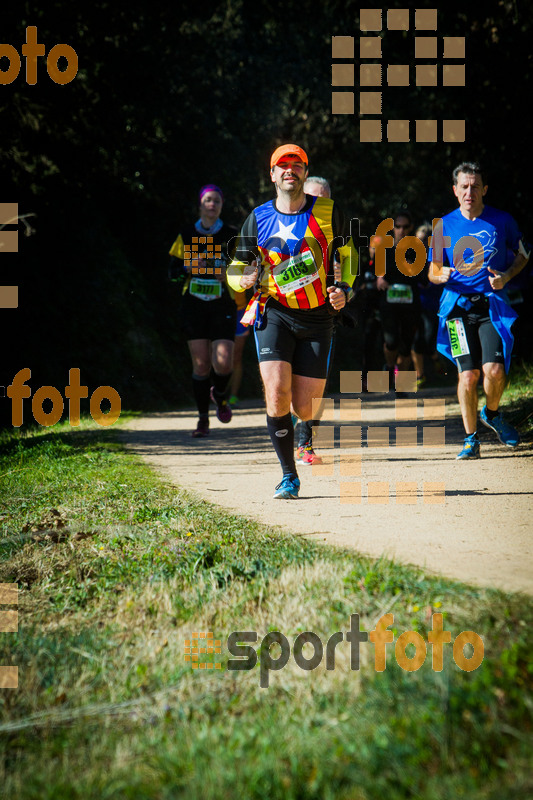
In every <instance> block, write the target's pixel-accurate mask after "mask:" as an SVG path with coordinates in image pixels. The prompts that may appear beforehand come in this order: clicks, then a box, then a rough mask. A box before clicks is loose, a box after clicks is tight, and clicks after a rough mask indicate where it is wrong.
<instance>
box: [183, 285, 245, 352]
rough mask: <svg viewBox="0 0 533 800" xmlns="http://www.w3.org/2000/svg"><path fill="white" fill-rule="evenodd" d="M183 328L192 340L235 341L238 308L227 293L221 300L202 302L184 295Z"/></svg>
mask: <svg viewBox="0 0 533 800" xmlns="http://www.w3.org/2000/svg"><path fill="white" fill-rule="evenodd" d="M180 318H181V327H182V329H183V331H184V333H185V336H186V337H187V340H188V341H189V340H190V339H210V340H211V341H212V342H215V341H217V339H227V340H228V341H230V342H233V341H234V340H235V328H236V324H237V323H236V320H237V306H236V305H235V301H234V300H233V299H232V298H231V297H230V296H229V294H228V293H227V292H226V291H225V292H224V294H223V295H222V297H221V298H220V299H219V300H200V299H198V298H197V297H193V296H192V295H190V294H186V295H184V297H183V299H182V303H181V308H180Z"/></svg>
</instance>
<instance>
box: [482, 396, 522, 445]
mask: <svg viewBox="0 0 533 800" xmlns="http://www.w3.org/2000/svg"><path fill="white" fill-rule="evenodd" d="M479 416H480V417H481V422H482V423H483V425H486V426H487V428H490V429H491V431H494V433H495V434H496V436H497V437H498V439H499V440H500V442H501V443H502V444H506V445H507V447H516V446H517V445H518V443H519V442H520V434H519V433H518V431H517V430H516V428H513V426H512V425H509V423H508V422H506V421H505V420H504V418H503V417H502V415H501V412H499V413H498V416H497V417H494V419H489V418H488V417H487V406H483V408H482V409H481V414H480V415H479Z"/></svg>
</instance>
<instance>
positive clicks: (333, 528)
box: [122, 390, 533, 594]
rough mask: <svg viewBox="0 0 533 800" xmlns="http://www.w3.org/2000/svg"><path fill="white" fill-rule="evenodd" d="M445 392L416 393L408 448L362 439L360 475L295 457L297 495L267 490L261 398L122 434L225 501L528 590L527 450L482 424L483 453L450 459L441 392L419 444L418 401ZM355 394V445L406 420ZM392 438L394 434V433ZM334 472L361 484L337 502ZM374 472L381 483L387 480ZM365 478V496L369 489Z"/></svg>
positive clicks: (320, 534) (156, 420)
mask: <svg viewBox="0 0 533 800" xmlns="http://www.w3.org/2000/svg"><path fill="white" fill-rule="evenodd" d="M443 396H444V395H443V394H442V391H441V392H440V393H439V392H437V391H436V390H427V391H426V392H424V391H422V392H420V393H419V394H418V407H419V408H418V420H417V428H418V446H417V447H416V448H415V447H396V446H391V447H386V446H382V447H375V446H374V447H372V446H371V447H366V446H364V447H363V448H362V450H361V454H362V462H361V463H362V469H361V476H360V477H341V476H340V473H339V470H340V466H339V464H336V465H335V472H336V474H335V475H334V476H325V475H314V474H313V470H314V468H311V467H309V466H302V467H300V468H299V473H300V479H301V481H302V488H301V492H300V498H299V499H298V500H297V501H288V500H287V501H282V500H273V498H272V494H273V489H274V486H275V485H276V484H277V483H278V482H279V480H280V472H279V465H278V463H277V460H276V457H275V455H274V452H273V450H272V448H271V446H270V443H269V440H268V436H267V433H266V426H265V413H264V409H263V407H262V406H261V405H260V404H259V403H255V404H253V403H249V404H247V406H248V407H246V408H242V409H239V410H237V411H236V412H235V413H234V417H233V420H232V422H231V424H230V425H221V424H220V423H219V422H218V420H216V419H215V418H214V415H212V419H211V434H210V436H209V437H208V438H206V439H200V440H198V439H192V438H191V435H190V432H191V430H192V429H193V428H194V427H195V415H194V414H193V412H192V411H191V412H176V413H170V414H153V415H147V416H144V417H141V418H139V419H137V420H135V421H133V422H132V423H130V424H129V425H128V427H127V429H124V430H123V433H122V435H123V436H124V440H125V442H126V443H127V445H128V446H129V447H131V448H132V449H133V450H134V451H135V452H137V453H139V454H140V455H142V456H143V458H145V459H146V460H147V462H148V463H149V464H150V465H152V466H153V467H155V468H156V469H157V470H159V471H160V472H162V473H163V474H164V475H165V476H166V477H167V478H169V479H170V480H171V481H172V482H173V483H175V484H179V485H180V486H182V487H184V488H186V489H192V490H194V491H195V492H197V493H198V494H199V495H200V496H201V497H203V498H205V499H206V500H209V501H210V502H212V503H216V504H218V505H220V506H223V507H224V508H227V509H230V510H231V511H234V512H237V513H240V514H244V515H246V516H248V517H251V518H254V519H257V520H259V521H261V522H266V523H268V524H271V525H280V526H282V527H283V528H284V529H287V530H290V531H293V532H295V533H298V534H307V535H309V536H310V537H312V538H314V537H316V538H317V539H318V540H320V541H325V542H328V543H329V544H335V545H341V546H343V547H353V548H354V549H355V550H357V551H359V552H361V553H365V554H368V555H372V556H381V555H385V556H387V557H391V558H395V559H397V560H399V561H402V562H405V563H412V564H417V565H419V566H423V567H424V566H425V567H426V568H427V569H428V570H429V571H431V572H436V573H441V574H443V575H446V576H448V577H451V578H458V579H460V580H462V581H466V582H469V583H474V584H478V585H484V586H493V587H497V588H501V589H504V590H509V591H523V592H527V593H530V594H533V558H532V551H533V543H532V534H533V502H532V498H533V462H532V461H531V455H532V450H533V448H532V447H531V446H526V445H520V447H519V448H518V449H517V450H516V451H513V450H511V449H509V448H507V447H504V446H503V445H501V444H500V443H499V442H498V441H497V439H496V437H495V435H493V434H492V432H491V431H488V430H487V432H486V435H485V434H484V432H483V431H481V432H480V433H481V437H482V443H481V452H482V457H481V459H480V460H477V461H472V462H464V461H456V459H455V456H456V454H457V452H458V449H459V448H460V442H461V441H462V436H463V432H462V425H461V421H460V417H459V409H458V406H457V405H456V401H455V396H454V395H452V394H448V396H447V397H446V404H447V405H446V420H445V429H446V438H445V442H446V443H445V445H444V446H440V447H427V446H423V443H422V436H423V432H422V427H423V420H422V418H421V407H422V402H421V401H422V399H423V398H429V397H433V398H436V397H443ZM362 397H363V413H362V420H361V421H360V422H359V423H358V424H359V425H361V426H362V439H363V444H364V445H366V438H367V429H370V430H371V429H372V428H374V427H380V428H384V427H387V426H390V428H391V429H393V428H394V427H396V425H402V426H406V427H409V426H410V427H413V426H414V425H415V422H414V421H413V422H410V423H409V422H402V423H397V422H396V421H395V405H394V400H393V399H391V397H392V396H391V395H385V394H381V395H380V394H375V395H363V396H362ZM336 406H337V407H338V399H337V400H336ZM332 424H334V423H332ZM340 424H341V423H340V422H337V423H336V427H338V426H339V425H340ZM343 424H347V423H343ZM354 424H357V423H354ZM442 424H443V423H442V422H441V423H438V422H430V423H429V422H428V423H425V426H427V425H430V426H439V425H441V426H442ZM425 426H424V427H425ZM480 427H482V426H480ZM484 430H485V429H484ZM336 433H337V437H338V436H339V433H338V431H337V432H336ZM390 437H391V443H392V444H394V441H395V440H394V433H393V432H391V435H390ZM337 441H338V440H337ZM338 446H339V445H338V443H337V449H336V450H335V451H333V450H329V451H328V450H322V451H321V453H323V454H324V455H327V454H328V453H329V454H330V455H332V454H333V453H334V452H335V454H336V461H338V460H339V458H338V453H339V452H343V453H344V452H347V451H340V450H338ZM341 481H342V482H343V483H344V482H356V483H357V482H360V483H361V485H362V497H361V498H360V499H359V502H356V503H341V501H340V488H339V487H340V483H341ZM375 482H385V483H386V484H388V489H387V487H386V486H375V485H373V484H374V483H375ZM398 482H410V483H411V484H413V483H415V484H416V497H411V499H412V500H415V501H416V502H414V503H410V504H401V503H398V502H397V499H396V496H395V492H396V484H397V483H398ZM425 482H437V483H441V484H442V483H443V484H444V486H445V497H444V498H443V497H442V496H441V497H439V495H438V492H437V493H436V494H435V493H433V494H431V493H430V492H428V487H425V488H426V491H424V483H425ZM369 483H370V493H371V494H372V492H373V491H375V493H376V494H375V496H374V497H369V496H368V492H369V489H368V484H369ZM400 494H401V493H400ZM356 499H357V498H356ZM438 500H444V502H435V501H438ZM429 501H433V502H429Z"/></svg>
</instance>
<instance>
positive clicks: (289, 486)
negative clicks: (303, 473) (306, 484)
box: [274, 475, 300, 500]
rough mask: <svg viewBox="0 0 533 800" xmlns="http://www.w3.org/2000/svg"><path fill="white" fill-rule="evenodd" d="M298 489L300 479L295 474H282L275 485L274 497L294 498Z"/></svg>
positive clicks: (278, 498) (277, 498) (279, 498)
mask: <svg viewBox="0 0 533 800" xmlns="http://www.w3.org/2000/svg"><path fill="white" fill-rule="evenodd" d="M299 491H300V479H299V478H298V477H297V476H296V475H284V476H283V480H282V481H281V483H278V485H277V486H276V491H275V492H274V498H275V499H276V500H296V499H297V497H298V492H299Z"/></svg>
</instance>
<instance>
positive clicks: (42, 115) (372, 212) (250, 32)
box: [0, 0, 533, 424]
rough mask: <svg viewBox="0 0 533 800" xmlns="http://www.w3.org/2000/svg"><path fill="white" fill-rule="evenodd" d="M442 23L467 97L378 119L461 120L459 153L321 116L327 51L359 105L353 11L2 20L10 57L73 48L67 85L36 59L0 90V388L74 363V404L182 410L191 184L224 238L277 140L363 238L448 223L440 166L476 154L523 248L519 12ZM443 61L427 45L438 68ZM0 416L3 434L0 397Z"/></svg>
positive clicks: (479, 6)
mask: <svg viewBox="0 0 533 800" xmlns="http://www.w3.org/2000/svg"><path fill="white" fill-rule="evenodd" d="M402 7H405V3H389V5H387V6H386V7H384V8H402ZM417 7H418V8H435V7H436V6H435V3H430V2H429V3H420V4H419V5H418V6H417ZM438 8H439V15H438V31H437V32H436V35H438V37H439V38H440V37H441V36H466V87H465V88H452V87H448V88H443V87H442V86H439V87H436V88H428V87H415V86H411V87H405V88H394V89H388V88H386V87H385V88H384V89H383V108H384V114H383V116H384V118H385V119H407V118H409V119H411V120H414V119H438V120H442V119H462V118H464V119H466V142H465V143H443V142H437V143H421V142H415V141H411V142H409V143H388V142H386V141H385V142H381V143H360V142H359V122H358V115H357V114H355V115H333V114H332V113H331V92H332V87H331V64H332V58H331V37H332V36H337V35H344V36H354V37H355V41H356V53H355V61H354V63H355V75H356V86H355V87H354V89H353V91H354V92H355V98H356V108H357V98H358V86H357V80H358V73H359V69H358V64H359V60H358V47H357V41H358V37H359V35H360V34H359V27H358V25H359V4H355V3H353V2H349V0H347V1H346V2H343V3H340V2H328V3H318V2H310V1H307V2H306V1H305V0H303V1H302V2H298V3H296V2H293V0H286V1H285V2H283V3H282V2H276V1H275V0H274V1H270V2H266V1H265V0H258V1H257V2H253V3H252V2H245V0H222V2H217V3H212V2H204V3H202V4H193V3H190V2H188V3H179V2H177V3H161V2H158V1H157V0H154V2H152V3H150V4H147V3H144V2H139V0H132V2H130V3H129V4H128V6H127V8H126V7H125V6H124V7H123V6H121V5H120V4H112V3H110V2H104V1H102V0H95V1H94V2H91V3H83V2H82V3H81V4H74V3H67V2H65V1H64V0H58V2H53V3H47V4H46V6H44V4H43V5H42V6H37V5H34V4H33V3H18V4H16V5H15V4H9V7H7V8H6V9H4V10H3V12H2V18H1V20H0V41H1V42H8V43H10V44H11V45H13V46H14V47H15V48H16V49H17V50H18V52H19V53H20V52H21V46H22V44H23V42H24V41H25V29H26V27H27V26H28V25H35V26H37V30H38V41H39V42H42V43H43V44H44V45H45V47H46V52H47V53H48V51H49V50H50V49H51V47H53V46H54V45H55V44H58V43H66V44H68V45H70V46H71V47H73V48H74V49H75V50H76V52H77V54H78V58H79V71H78V74H77V76H76V78H75V79H74V80H73V81H72V82H71V83H69V84H66V85H64V86H60V85H58V84H56V83H54V82H53V81H52V80H51V79H50V77H49V76H48V74H47V71H46V60H45V59H44V58H40V59H39V64H38V80H37V83H36V84H35V85H33V86H32V85H28V84H27V83H26V80H25V66H24V60H23V66H22V69H21V72H20V74H19V76H18V77H17V78H16V80H15V81H13V82H12V83H10V84H7V85H0V112H1V120H2V124H1V126H0V137H1V153H0V186H1V188H2V197H1V198H0V200H1V201H2V202H17V203H18V206H19V213H20V214H21V215H24V216H25V215H31V216H28V217H27V219H26V222H25V223H23V222H21V223H20V225H19V230H20V235H19V252H18V253H16V254H7V253H4V254H2V261H1V269H2V281H1V283H2V284H3V285H18V287H19V307H18V308H16V309H2V310H1V311H0V320H1V323H0V325H1V329H0V331H1V334H2V341H3V343H4V347H3V358H2V362H3V363H2V367H1V369H0V386H2V385H4V386H7V385H8V384H9V383H11V380H12V378H13V375H14V374H15V373H16V372H17V371H18V370H19V369H22V368H23V367H30V369H31V371H32V378H31V380H30V382H29V383H30V385H31V386H32V390H33V391H35V389H36V388H37V387H39V386H41V385H52V386H56V387H58V388H59V390H60V391H61V392H63V387H64V386H65V385H66V384H67V383H68V371H69V369H70V368H72V367H78V368H80V370H81V379H82V383H83V384H87V385H88V386H89V394H90V393H91V392H92V391H93V390H94V388H96V387H97V386H99V385H111V386H113V387H114V388H116V389H117V391H119V393H120V394H121V397H122V404H123V407H128V408H130V409H144V410H148V409H155V408H169V407H175V406H176V405H177V404H180V405H181V404H183V403H186V402H187V401H188V399H190V398H188V395H187V390H186V389H184V388H183V386H184V385H188V380H186V378H187V377H188V374H189V371H190V366H189V359H188V353H187V350H186V345H185V340H184V337H183V334H182V333H181V331H180V328H179V316H178V314H177V312H176V300H177V298H176V296H175V295H174V294H173V293H172V289H171V287H170V286H169V284H168V282H167V264H168V250H169V247H170V245H171V244H172V242H173V240H174V238H175V237H176V235H177V233H178V232H179V230H180V228H181V227H182V226H183V225H184V224H187V223H190V222H191V221H193V220H195V219H196V218H197V192H198V188H199V187H200V186H201V185H202V184H204V183H207V182H215V183H217V184H219V185H220V186H222V187H223V190H224V194H225V197H226V202H225V206H224V209H223V219H224V220H225V221H226V222H228V223H230V224H233V225H235V226H237V227H239V226H240V224H242V222H243V221H244V219H245V217H246V215H247V214H248V213H249V211H250V209H251V208H253V207H254V206H255V205H257V204H259V203H261V202H265V201H266V200H268V199H269V198H270V197H271V196H272V184H271V182H270V179H269V173H268V166H269V157H270V153H271V152H272V150H273V149H274V148H275V147H276V146H277V145H278V144H280V143H284V142H288V141H295V142H297V143H299V144H301V145H302V146H303V147H304V148H305V149H306V150H307V152H308V153H309V156H310V171H311V173H312V174H321V175H325V176H327V177H328V178H329V180H330V182H331V184H332V186H333V192H334V197H335V199H336V200H338V201H339V203H340V204H341V206H342V207H343V209H344V210H345V212H346V213H347V215H349V216H350V217H356V218H358V219H359V220H360V224H361V232H362V233H363V234H365V235H371V234H372V233H373V232H374V231H375V228H376V225H377V223H378V222H379V221H380V220H381V219H383V218H384V217H388V216H390V215H391V214H394V212H395V210H396V209H398V208H400V207H408V208H409V209H410V210H411V211H412V213H413V214H414V217H415V219H416V221H417V222H421V221H423V220H431V219H432V218H433V217H435V216H441V215H442V214H444V213H447V212H448V211H450V210H452V208H453V207H454V206H455V200H454V197H453V195H452V192H451V170H452V169H453V167H454V166H455V165H456V164H457V163H458V162H459V161H461V160H462V159H465V158H467V159H472V158H476V159H479V160H480V161H481V162H482V164H483V165H484V167H485V168H486V170H487V182H488V183H489V194H488V195H487V202H488V203H490V204H493V205H495V206H497V207H499V208H503V209H505V210H507V211H509V212H510V213H511V214H513V216H515V218H516V219H517V220H518V222H519V225H520V227H521V229H522V230H523V231H524V233H525V234H526V235H529V237H531V235H532V226H531V207H532V204H531V200H532V197H531V156H530V153H529V149H530V143H531V141H532V133H533V130H532V116H533V115H531V109H530V106H531V91H530V88H531V79H532V72H533V52H532V51H533V48H532V46H531V41H532V32H533V7H532V4H531V3H530V2H522V1H521V0H517V1H515V2H507V1H506V0H485V1H484V2H478V0H475V1H474V2H469V3H462V4H456V5H454V4H453V3H447V4H445V5H444V4H443V5H439V6H438ZM410 13H411V17H412V16H413V14H414V10H413V9H411V12H410ZM413 36H414V33H413V29H412V22H411V30H410V31H409V32H394V33H392V32H391V33H387V34H386V35H385V36H384V39H383V63H384V64H385V63H393V64H394V63H400V64H402V63H403V64H404V63H410V64H414V45H413ZM441 56H442V47H439V59H438V60H437V63H438V64H439V66H440V65H441V64H442V57H441ZM60 66H61V64H60ZM0 67H1V68H2V69H4V70H5V69H7V60H6V59H2V62H1V63H0ZM28 225H29V226H30V228H31V229H28ZM25 233H29V235H24V234H25ZM249 358H253V355H252V354H251V351H250V354H249ZM254 380H256V379H255V378H254ZM184 382H185V383H184ZM0 418H1V419H2V421H3V422H4V424H5V423H7V424H9V420H10V409H9V408H8V405H7V402H2V400H1V399H0Z"/></svg>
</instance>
